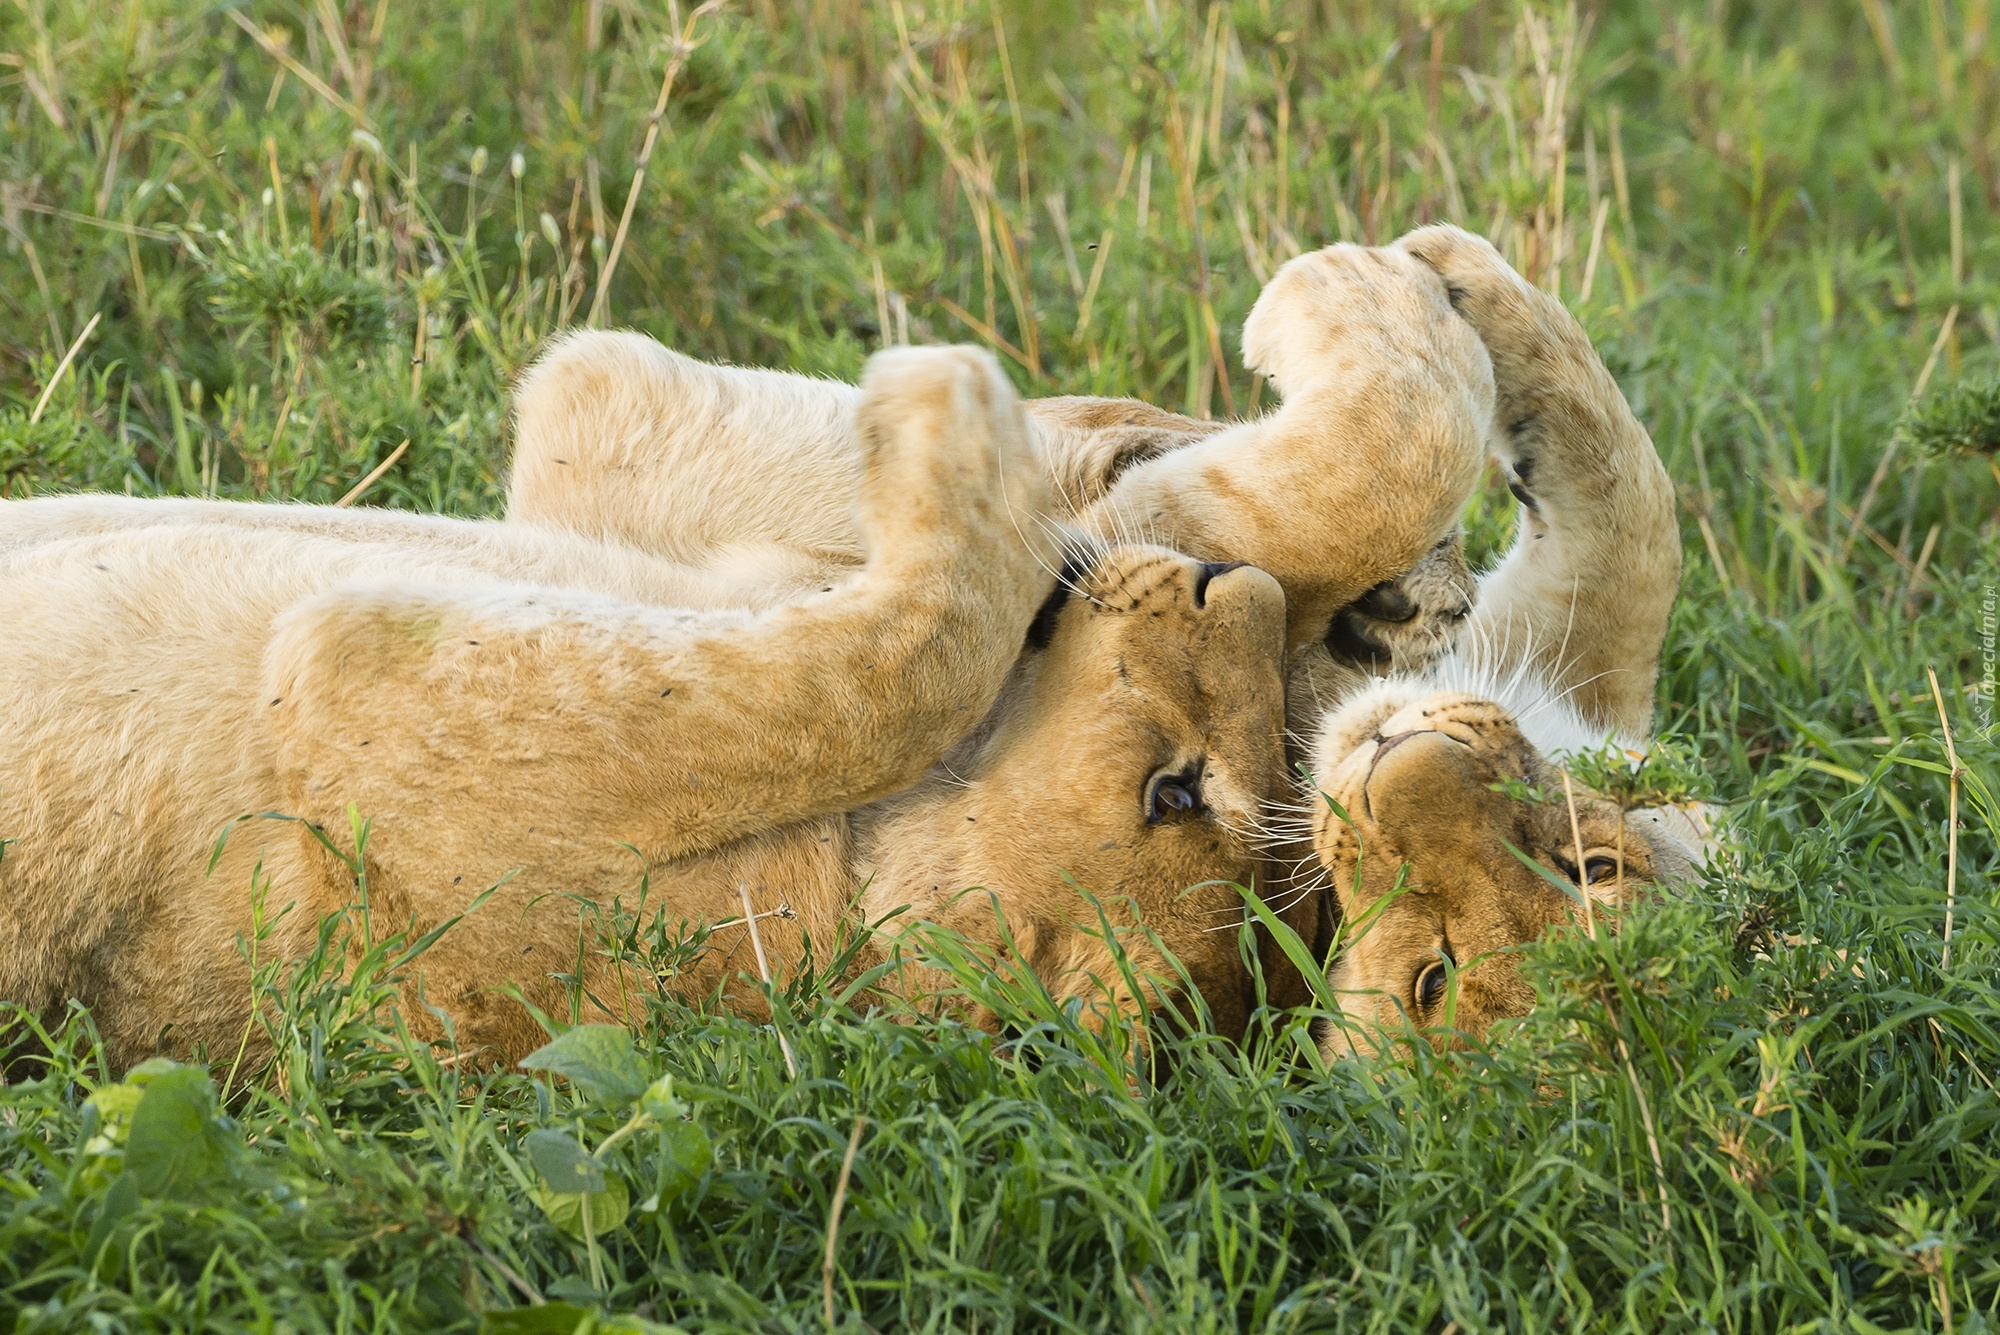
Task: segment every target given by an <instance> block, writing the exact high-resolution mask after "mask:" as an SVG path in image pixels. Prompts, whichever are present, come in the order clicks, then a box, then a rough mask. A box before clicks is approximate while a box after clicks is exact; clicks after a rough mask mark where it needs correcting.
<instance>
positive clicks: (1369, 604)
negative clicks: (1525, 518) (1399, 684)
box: [1326, 533, 1478, 677]
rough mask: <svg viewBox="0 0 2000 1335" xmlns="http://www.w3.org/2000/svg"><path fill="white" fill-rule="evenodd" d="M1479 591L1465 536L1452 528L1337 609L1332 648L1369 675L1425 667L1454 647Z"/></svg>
mask: <svg viewBox="0 0 2000 1335" xmlns="http://www.w3.org/2000/svg"><path fill="white" fill-rule="evenodd" d="M1477 592H1478V582H1477V581H1476V580H1475V579H1474V578H1473V575H1472V570H1471V567H1469V566H1467V565H1466V563H1465V536H1464V534H1462V533H1453V534H1452V535H1451V536H1449V537H1447V538H1446V539H1445V540H1444V541H1443V542H1440V543H1438V544H1437V546H1435V547H1433V548H1431V549H1430V551H1428V552H1426V553H1424V555H1423V557H1422V558H1421V559H1420V560H1418V562H1417V563H1416V564H1415V565H1414V566H1411V567H1410V568H1409V570H1407V571H1405V572H1404V573H1403V574H1402V575H1401V576H1399V577H1398V578H1396V579H1390V580H1384V581H1383V582H1382V583H1380V584H1377V585H1376V586H1375V587H1374V588H1372V589H1370V590H1369V591H1368V592H1367V593H1364V594H1362V595H1361V597H1359V598H1357V599H1355V600H1354V601H1353V602H1352V603H1349V604H1348V605H1347V606H1346V607H1343V608H1341V609H1340V611H1338V612H1336V613H1335V614H1334V617H1333V624H1332V626H1331V627H1329V628H1328V630H1327V633H1326V648H1327V652H1328V653H1329V654H1331V655H1333V657H1334V660H1335V661H1336V662H1339V663H1345V664H1349V665H1351V666H1353V667H1355V668H1357V669H1359V670H1361V671H1363V672H1365V673H1367V674H1368V675H1369V676H1376V677H1380V676H1388V675H1390V674H1391V673H1410V672H1421V671H1422V670H1423V669H1425V668H1427V667H1429V666H1430V665H1431V664H1432V663H1435V662H1436V661H1437V660H1438V659H1440V658H1442V657H1443V656H1444V655H1445V654H1446V653H1448V652H1449V651H1450V649H1451V647H1452V645H1453V643H1454V642H1456V640H1457V637H1458V631H1459V628H1460V627H1461V626H1463V625H1464V624H1465V619H1466V617H1468V616H1470V615H1471V614H1472V604H1473V598H1474V596H1475V595H1476V593H1477Z"/></svg>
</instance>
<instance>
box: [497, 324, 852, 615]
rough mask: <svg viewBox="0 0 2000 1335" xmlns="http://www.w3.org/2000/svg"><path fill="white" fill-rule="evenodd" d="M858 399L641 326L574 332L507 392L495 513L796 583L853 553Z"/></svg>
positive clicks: (843, 389) (845, 563)
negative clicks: (502, 475)
mask: <svg viewBox="0 0 2000 1335" xmlns="http://www.w3.org/2000/svg"><path fill="white" fill-rule="evenodd" d="M859 398H860V393H859V391H858V390H856V389H855V388H854V387H853V386H852V385H842V384H836V383H834V382H832V381H828V380H815V379H812V378H810V377H808V376H802V375H794V374H791V373H789V372H784V371H765V370H754V369H749V368H745V367H738V366H720V365H715V364H712V363H708V362H701V361H696V360H694V359H693V358H691V357H685V356H682V355H681V354H680V353H677V352H674V351H673V350H672V349H670V348H667V347H665V346H664V345H662V344H661V343H659V342H658V341H656V340H654V339H651V338H647V337H646V336H644V335H642V334H633V333H607V332H599V331H586V332H582V333H576V334H572V335H570V336H568V337H567V338H564V339H562V340H561V341H559V342H558V343H556V344H555V345H554V346H553V347H551V348H550V349H549V351H548V352H546V353H545V354H544V355H543V356H542V357H541V359H540V360H539V361H537V362H536V363H535V365H534V366H533V367H532V368H531V369H530V370H529V371H528V373H527V375H526V376H524V377H523V378H522V381H521V384H520V387H519V389H518V390H516V392H515V396H514V427H515V441H514V454H513V460H512V464H511V467H510V469H509V473H508V480H507V517H508V519H510V520H513V521H516V522H520V523H527V524H537V525H541V526H544V527H549V528H560V529H565V530H567V531H569V532H572V533H580V534H583V535H584V536H586V537H592V538H596V539H599V540H600V541H610V542H619V543H623V544H626V545H628V546H632V547H637V548H639V549H640V550H642V551H647V552H651V553H652V554H654V555H656V556H663V557H666V558H667V559H669V560H673V561H679V562H683V563H686V564H690V565H704V566H711V567H715V566H731V567H735V568H739V569H740V570H741V571H742V572H743V574H744V577H745V582H746V583H747V584H752V585H756V584H760V583H761V584H762V585H764V586H768V587H775V588H780V589H784V590H786V591H790V590H791V589H792V588H793V587H803V586H805V585H807V584H810V583H811V582H812V581H813V580H814V579H817V578H823V577H824V576H825V575H826V574H827V573H829V572H832V571H839V570H844V569H848V568H851V567H853V566H855V565H858V564H859V563H860V561H861V549H860V545H859V534H858V533H857V531H856V529H855V526H854V513H853V506H854V496H855V491H856V489H857V488H858V487H859V486H860V482H861V470H862V454H861V451H860V449H859V448H858V446H857V444H856V441H855V439H854V411H855V405H856V403H857V401H858V400H859Z"/></svg>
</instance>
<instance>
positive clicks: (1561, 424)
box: [1396, 224, 1636, 505]
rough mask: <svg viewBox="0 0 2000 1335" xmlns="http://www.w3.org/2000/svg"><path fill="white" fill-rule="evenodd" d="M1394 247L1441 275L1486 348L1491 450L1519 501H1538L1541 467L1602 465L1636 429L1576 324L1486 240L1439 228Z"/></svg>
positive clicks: (1424, 230) (1428, 229)
mask: <svg viewBox="0 0 2000 1335" xmlns="http://www.w3.org/2000/svg"><path fill="white" fill-rule="evenodd" d="M1396 246H1397V247H1398V248H1399V249H1401V250H1403V251H1406V252H1407V253H1409V254H1410V255H1412V256H1414V257H1415V258H1416V259H1418V260H1420V261H1422V262H1423V263H1424V264H1425V265H1427V266H1429V267H1430V268H1431V269H1433V270H1435V271H1436V272H1437V274H1438V276H1439V277H1440V278H1442V279H1443V281H1444V285H1445V291H1446V293H1447V294H1448V296H1449V297H1450V300H1451V304H1452V307H1453V309H1455V310H1456V311H1457V312H1458V313H1459V315H1460V316H1462V317H1463V318H1464V319H1465V321H1466V323H1468V324H1469V325H1471V326H1472V328H1473V330H1474V331H1475V332H1477V333H1478V335H1479V338H1480V341H1481V342H1483V343H1484V344H1485V345H1486V351H1487V354H1488V356H1490V357H1491V358H1492V362H1493V386H1494V395H1495V410H1496V418H1497V423H1496V425H1497V427H1498V432H1497V439H1496V442H1495V450H1496V452H1497V453H1498V454H1499V455H1500V457H1501V458H1502V460H1503V461H1504V462H1505V463H1506V464H1507V466H1508V469H1509V472H1510V473H1511V474H1512V478H1511V480H1512V482H1513V484H1514V490H1515V494H1516V496H1517V497H1519V498H1520V499H1521V500H1522V501H1523V502H1524V503H1525V504H1528V505H1534V504H1535V503H1536V502H1535V493H1536V492H1537V491H1538V479H1537V476H1536V474H1537V471H1538V467H1539V466H1540V465H1541V464H1543V463H1557V464H1559V465H1560V464H1562V463H1570V462H1574V463H1576V464H1579V465H1584V466H1592V465H1595V464H1598V463H1599V462H1600V461H1601V460H1602V457H1603V455H1604V453H1605V451H1606V450H1607V449H1608V447H1609V445H1610V443H1611V442H1612V441H1613V440H1614V439H1615V438H1616V437H1617V435H1618V434H1619V433H1621V432H1623V431H1625V430H1627V429H1628V427H1629V426H1634V425H1636V423H1632V422H1631V420H1630V419H1631V413H1630V410H1629V408H1627V407H1626V404H1625V400H1624V397H1623V396H1622V395H1621V394H1620V393H1619V390H1618V386H1617V382H1615V381H1614V380H1613V379H1612V378H1611V374H1610V372H1608V371H1607V370H1605V368H1604V363H1603V361H1602V359H1600V358H1599V357H1598V355H1597V350H1596V349H1595V348H1594V347H1592V346H1591V342H1590V338H1589V336H1588V335H1587V334H1585V333H1584V331H1583V326H1582V325H1580V324H1578V323H1577V321H1576V317H1574V316H1572V315H1571V314H1570V313H1569V311H1568V310H1566V309H1565V308H1564V307H1563V304H1562V303H1561V302H1560V301H1557V300H1556V299H1555V298H1554V297H1552V296H1550V295H1549V294H1548V293H1546V292H1543V291H1542V290H1541V289H1540V288H1537V287H1535V286H1534V285H1533V284H1531V283H1529V282H1528V280H1527V279H1525V278H1523V277H1521V275H1520V274H1518V273H1516V272H1515V271H1514V269H1513V267H1512V266H1511V265H1509V264H1508V263H1507V261H1506V260H1505V259H1504V258H1502V257H1501V254H1500V252H1499V251H1498V250H1496V249H1495V248H1494V247H1493V244H1492V243H1491V242H1489V241H1487V240H1486V239H1485V238H1483V237H1478V236H1474V235H1472V234H1471V233H1470V232H1466V231H1463V230H1461V229H1460V228H1457V227H1452V226H1448V225H1444V224H1439V225H1437V226H1432V227H1423V228H1419V229H1418V230H1416V231H1414V232H1411V233H1410V234H1408V235H1407V236H1405V237H1403V238H1402V239H1401V240H1399V241H1397V242H1396ZM1555 456H1562V457H1561V458H1560V459H1558V458H1556V457H1555Z"/></svg>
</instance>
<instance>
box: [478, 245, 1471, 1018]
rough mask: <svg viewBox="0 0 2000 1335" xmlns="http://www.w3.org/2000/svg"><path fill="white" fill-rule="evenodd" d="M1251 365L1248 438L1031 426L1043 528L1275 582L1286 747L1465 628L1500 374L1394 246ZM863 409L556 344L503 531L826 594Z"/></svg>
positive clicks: (1236, 433)
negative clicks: (529, 532)
mask: <svg viewBox="0 0 2000 1335" xmlns="http://www.w3.org/2000/svg"><path fill="white" fill-rule="evenodd" d="M1244 348H1245V358H1246V361H1247V362H1248V363H1249V364H1250V365H1251V366H1253V367H1256V368H1260V369H1262V370H1264V371H1265V372H1266V373H1267V374H1268V375H1269V376H1270V377H1271V379H1272V383H1273V385H1274V387H1275V388H1276V389H1277V391H1278V392H1279V394H1280V395H1281V397H1282V400H1283V402H1282V404H1281V405H1280V406H1279V407H1278V408H1277V409H1276V410H1275V411H1273V412H1271V413H1270V414H1268V415H1266V416H1264V417H1262V418H1260V419H1257V420H1255V421H1248V422H1237V423H1232V424H1226V425H1225V424H1221V423H1204V422H1197V421H1195V420H1193V419H1191V418H1186V417H1180V416H1178V415H1176V414H1172V413H1167V412H1163V411H1161V410H1160V409H1157V408H1152V407H1149V406H1148V405H1146V404H1143V403H1137V402H1134V401H1132V400H1123V399H1119V400H1107V399H1091V398H1056V399H1041V400H1033V401H1030V402H1029V403H1028V404H1027V409H1028V412H1029V418H1030V421H1031V423H1032V424H1033V428H1034V431H1035V434H1036V436H1037V438H1038V440H1039V442H1040V445H1041V453H1042V456H1043V459H1044V461H1045V465H1046V467H1047V469H1048V472H1049V476H1050V481H1051V485H1052V488H1053V490H1054V500H1055V504H1054V506H1053V509H1052V512H1051V516H1050V517H1051V518H1054V519H1063V520H1074V521H1076V522H1077V523H1079V524H1081V525H1083V526H1085V527H1086V528H1088V529H1090V530H1093V531H1094V532H1095V533H1096V534H1098V535H1099V536H1100V537H1101V538H1103V539H1106V540H1115V541H1132V540H1137V539H1143V540H1145V541H1151V542H1163V543H1166V544H1167V545H1170V546H1173V547H1175V548H1177V549H1179V550H1182V551H1186V552H1188V553H1190V554H1192V555H1195V556H1199V557H1204V558H1208V559H1211V560H1216V561H1249V562H1251V563H1252V564H1254V565H1257V566H1258V567H1259V568H1260V569H1266V570H1269V571H1270V572H1271V573H1273V574H1275V575H1276V576H1277V577H1278V579H1279V581H1280V582H1281V584H1283V586H1284V589H1285V597H1286V603H1287V607H1288V611H1289V632H1288V640H1289V646H1290V660H1289V668H1288V675H1289V687H1288V690H1287V699H1288V700H1289V701H1290V702H1291V708H1292V710H1293V716H1292V718H1291V720H1290V724H1289V725H1290V731H1291V733H1292V734H1293V735H1295V736H1305V735H1309V734H1310V733H1311V732H1312V730H1313V728H1314V727H1315V726H1316V725H1317V722H1318V719H1319V716H1320V714H1321V713H1322V712H1323V711H1324V709H1326V708H1329V707H1331V706H1332V705H1333V704H1335V703H1337V702H1338V700H1339V699H1341V698H1343V697H1344V696H1345V695H1346V694H1349V693H1351V692H1352V691H1353V690H1356V689H1359V688H1360V687H1361V686H1362V685H1364V684H1365V683H1366V682H1367V681H1369V680H1370V679H1372V677H1373V675H1374V674H1375V673H1378V672H1383V671H1402V672H1407V671H1412V670H1415V669H1417V668H1420V667H1422V666H1423V665H1425V664H1426V663H1428V662H1429V661H1430V660H1431V659H1433V658H1435V657H1436V656H1437V655H1438V654H1440V653H1442V652H1444V651H1445V650H1446V649H1447V648H1449V646H1450V644H1451V643H1452V641H1453V639H1454V637H1455V636H1456V634H1457V632H1458V631H1459V630H1460V629H1461V628H1462V626H1463V624H1464V621H1465V617H1466V615H1467V612H1468V610H1469V608H1470V605H1471V578H1470V574H1469V572H1468V571H1467V569H1466V566H1465V558H1464V548H1463V543H1462V542H1461V541H1460V540H1459V537H1458V535H1457V532H1456V529H1455V521H1456V518H1457V515H1458V511H1459V510H1460V508H1462V506H1463V504H1464V502H1465V499H1466V497H1467V496H1468V495H1469V494H1470V491H1471V488H1472V485H1473V483H1474V481H1475V480H1476V477H1477V474H1478V469H1479V467H1480V465H1481V462H1482V460H1483V458H1484V456H1485V450H1486V439H1487V434H1488V431H1489V429H1490V423H1491V420H1492V414H1493V388H1492V383H1491V370H1490V366H1489V362H1488V359H1487V357H1486V353H1485V350H1484V347H1483V345H1481V344H1480V342H1479V339H1478V337H1477V335H1476V334H1475V333H1474V332H1473V330H1472V329H1471V327H1470V326H1468V325H1467V324H1466V323H1465V322H1464V321H1463V320H1461V319H1460V318H1458V317H1457V316H1456V315H1455V314H1453V312H1452V310H1451V307H1450V305H1449V301H1448V298H1447V295H1446V292H1445V287H1444V284H1443V282H1442V281H1441V280H1440V279H1439V278H1438V276H1437V275H1436V273H1435V272H1434V271H1433V270H1431V269H1430V268H1428V267H1427V266H1425V265H1424V264H1422V263H1420V262H1418V261H1417V260H1415V259H1413V258H1412V257H1411V256H1409V255H1408V254H1406V253H1404V252H1402V251H1399V250H1395V249H1369V248H1364V247H1359V246H1349V245H1341V246H1331V247H1328V248H1326V249H1324V250H1321V251H1316V252H1314V253H1312V254H1309V255H1305V256H1301V257H1299V258H1298V259H1295V260H1293V261H1291V262H1290V263H1288V264H1287V265H1285V266H1284V268H1282V269H1281V270H1280V271H1279V273H1278V274H1277V275H1276V277H1274V278H1273V280H1272V282H1271V283H1270V284H1269V285H1268V286H1267V287H1266V288H1265V290H1264V292H1263V293H1262V294H1261V295H1260V296H1259V298H1258V301H1257V304H1256V306H1255V308H1254V309H1253V311H1252V312H1251V316H1250V319H1249V322H1248V323H1247V325H1246V327H1245V331H1244ZM852 394H853V391H852V389H850V388H848V387H846V386H843V385H839V384H836V383H833V382H829V381H823V380H813V379H808V378H806V377H803V376H798V375H792V374H788V373H785V372H779V371H757V370H745V369H742V368H737V367H725V366H714V365H710V364H706V363H702V362H697V361H694V360H692V359H690V358H687V357H683V356H680V355H679V354H676V353H674V352H671V351H669V350H667V349H666V348H664V347H662V346H660V345H659V344H658V343H656V342H654V341H652V340H651V339H647V338H645V337H643V336H640V335H637V334H619V333H589V332H586V333H578V334H573V335H570V336H568V337H567V338H565V339H564V340H562V341H561V342H559V343H558V344H557V345H556V346H555V347H554V348H553V349H551V350H550V351H549V352H548V353H547V354H546V355H545V356H544V357H543V358H542V359H541V361H540V362H538V363H537V365H536V366H535V367H534V368H533V369H532V370H531V371H530V372H529V373H528V375H527V376H526V377H525V378H524V380H523V382H522V384H521V386H520V389H519V391H518V394H517V396H516V406H515V418H516V443H515V455H514V463H513V468H512V472H511V476H510V480H509V485H508V508H507V514H508V518H509V519H510V520H513V521H517V522H521V523H525V524H532V525H537V526H551V527H558V528H565V529H573V530H576V531H580V532H585V533H589V534H592V535H594V536H600V537H606V538H615V539H616V540H618V541H620V542H624V543H628V544H631V545H633V546H636V547H640V548H643V549H645V550H647V551H651V552H656V553H659V554H662V555H668V556H672V557H674V558H675V559H676V560H681V561H687V562H690V563H696V564H699V565H700V566H701V567H702V568H704V569H721V570H725V571H727V570H733V569H736V568H738V567H741V566H743V565H745V564H746V563H748V564H749V565H751V566H752V567H754V568H756V569H762V570H773V571H786V572H789V575H790V577H791V578H793V579H795V580H799V581H805V582H811V581H815V580H822V579H830V578H835V577H837V576H838V574H839V572H840V571H841V570H842V569H844V568H845V567H846V565H847V563H848V562H850V561H851V560H852V559H853V557H852V539H851V537H850V536H849V535H850V534H851V531H852V530H851V522H852V521H851V518H850V516H849V512H848V511H847V510H846V508H845V503H846V497H847V496H848V494H849V493H850V491H851V488H852V485H853V482H852V466H851V454H850V449H851V447H850V445H849V442H848V438H847V437H845V436H843V434H842V433H843V430H844V427H843V419H842V413H843V411H844V406H845V405H847V404H848V403H850V402H851V397H852ZM1025 522H1031V521H1027V520H1024V523H1025ZM1329 627H1331V628H1332V629H1333V631H1334V632H1336V633H1334V634H1329ZM1302 702H1310V703H1309V704H1307V703H1302ZM1299 758H1300V756H1299V755H1298V754H1288V755H1287V757H1286V761H1287V764H1288V765H1289V763H1290V762H1292V761H1295V760H1297V759H1299ZM1051 797H1052V800H1055V801H1058V802H1060V801H1062V800H1065V795H1064V794H1062V793H1060V792H1054V793H1052V794H1051ZM1303 856H1306V857H1307V858H1308V859H1309V857H1310V854H1309V853H1307V854H1304V855H1303ZM1295 862H1296V859H1294V863H1295ZM1266 870H1267V872H1268V875H1267V878H1266V880H1267V885H1266V891H1267V893H1268V894H1270V895H1271V896H1272V898H1273V900H1274V902H1276V903H1277V904H1278V905H1279V906H1280V907H1281V908H1282V910H1283V913H1284V916H1285V917H1286V918H1287V920H1288V921H1290V922H1292V923H1293V924H1294V925H1295V926H1296V927H1297V928H1299V929H1300V930H1302V931H1303V932H1305V933H1306V934H1307V935H1308V936H1310V935H1311V934H1312V932H1313V930H1314V926H1315V924H1316V922H1317V918H1318V901H1317V898H1316V893H1315V892H1314V891H1313V890H1312V889H1310V888H1309V886H1308V885H1307V884H1306V880H1305V879H1300V878H1295V876H1294V873H1293V870H1292V864H1287V865H1284V866H1280V865H1278V864H1275V863H1274V864H1272V865H1271V866H1270V867H1268V868H1267V869H1266ZM1273 878H1275V882H1276V883H1268V882H1272V880H1273ZM1294 879H1300V883H1299V884H1298V885H1293V884H1292V881H1293V880H1294ZM1265 944H1266V947H1267V949H1266V952H1265V953H1266V957H1267V964H1268V966H1269V970H1268V971H1269V972H1270V974H1271V975H1272V979H1271V983H1272V988H1273V997H1274V999H1276V1000H1279V1001H1281V1002H1285V1003H1290V1002H1296V1001H1302V1000H1304V999H1305V996H1306V989H1305V981H1304V979H1303V978H1299V977H1294V976H1292V975H1291V970H1290V967H1289V965H1288V963H1287V962H1286V961H1285V959H1284V957H1283V956H1282V954H1280V953H1278V952H1276V951H1275V950H1274V949H1271V948H1270V945H1271V943H1269V942H1266V943H1265Z"/></svg>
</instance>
